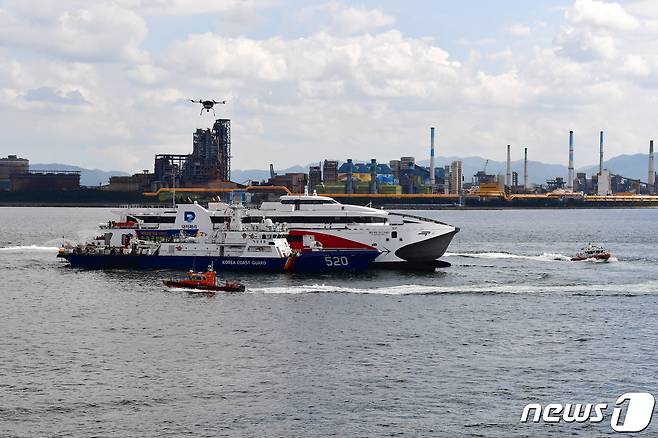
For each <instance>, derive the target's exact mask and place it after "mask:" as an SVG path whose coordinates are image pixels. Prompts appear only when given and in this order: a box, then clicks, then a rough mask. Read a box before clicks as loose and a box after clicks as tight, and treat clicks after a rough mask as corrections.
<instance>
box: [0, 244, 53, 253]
mask: <svg viewBox="0 0 658 438" xmlns="http://www.w3.org/2000/svg"><path fill="white" fill-rule="evenodd" d="M58 250H59V247H57V246H38V245H18V246H5V247H0V252H57V251H58Z"/></svg>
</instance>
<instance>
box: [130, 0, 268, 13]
mask: <svg viewBox="0 0 658 438" xmlns="http://www.w3.org/2000/svg"><path fill="white" fill-rule="evenodd" d="M117 1H118V2H119V3H120V4H122V5H123V6H125V7H128V8H131V9H134V10H136V11H138V12H140V13H144V14H147V15H179V16H180V15H196V14H207V13H213V12H227V11H234V10H240V9H253V8H256V7H258V8H264V7H267V6H270V5H272V4H274V3H276V1H277V0H117Z"/></svg>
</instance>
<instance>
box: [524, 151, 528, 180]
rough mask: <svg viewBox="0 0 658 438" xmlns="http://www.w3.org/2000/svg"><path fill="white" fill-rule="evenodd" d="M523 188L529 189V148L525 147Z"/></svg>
mask: <svg viewBox="0 0 658 438" xmlns="http://www.w3.org/2000/svg"><path fill="white" fill-rule="evenodd" d="M523 190H528V148H523Z"/></svg>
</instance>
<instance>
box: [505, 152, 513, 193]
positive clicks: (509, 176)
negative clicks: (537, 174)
mask: <svg viewBox="0 0 658 438" xmlns="http://www.w3.org/2000/svg"><path fill="white" fill-rule="evenodd" d="M505 185H506V186H507V187H512V159H511V157H510V145H507V175H506V178H505Z"/></svg>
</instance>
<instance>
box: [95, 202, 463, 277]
mask: <svg viewBox="0 0 658 438" xmlns="http://www.w3.org/2000/svg"><path fill="white" fill-rule="evenodd" d="M179 209H189V210H190V213H192V214H189V215H184V216H183V217H186V218H188V219H190V220H189V221H188V222H185V223H180V221H177V220H176V216H177V210H179ZM117 213H119V215H120V217H121V220H120V221H119V222H112V221H110V222H109V223H108V224H107V225H104V227H108V228H121V229H124V230H125V229H131V228H134V229H136V232H137V233H138V234H151V235H153V234H154V233H155V235H157V234H160V233H165V234H169V235H170V234H171V233H172V232H173V233H178V232H179V231H181V232H182V231H185V232H188V233H189V232H190V231H195V232H196V231H197V230H198V231H199V232H202V233H208V234H209V233H211V232H212V229H213V227H216V226H217V224H220V223H224V222H226V221H228V220H229V217H230V216H231V206H229V205H228V204H226V203H223V202H216V203H213V202H211V203H209V204H208V208H207V209H205V208H203V207H201V206H200V205H197V204H180V205H178V206H177V208H176V209H173V208H127V209H124V210H122V211H120V212H117ZM179 217H180V215H179ZM263 218H269V219H271V220H272V221H273V222H274V223H285V224H287V227H288V229H289V230H290V233H289V234H290V236H289V237H288V239H289V241H290V245H291V246H292V247H293V248H294V249H297V248H301V246H302V242H303V236H304V235H311V236H313V237H314V239H315V240H316V241H318V242H320V243H321V245H322V247H323V248H325V249H347V248H351V249H356V248H364V249H365V248H376V249H377V250H379V252H380V254H379V256H378V257H377V258H376V259H375V263H374V267H380V268H395V269H398V268H402V269H414V270H415V269H434V268H436V267H445V266H450V264H449V263H447V262H444V261H441V260H439V258H440V257H441V256H443V254H444V253H445V251H446V250H447V248H448V245H449V244H450V242H451V241H452V238H453V237H454V235H455V234H456V233H457V232H458V231H459V228H457V227H454V226H452V225H448V224H445V223H443V222H439V221H436V220H433V219H428V218H424V217H420V216H416V215H411V214H406V213H394V212H389V211H385V210H380V209H376V208H370V207H361V206H355V205H344V204H341V203H339V202H338V201H336V200H335V199H333V198H330V197H327V196H318V195H285V196H281V198H280V199H279V202H263V203H262V204H261V206H260V207H258V208H250V209H246V211H245V213H244V217H243V222H245V223H249V222H260V221H262V220H263Z"/></svg>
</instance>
